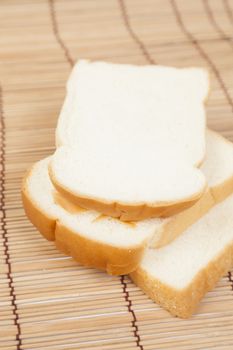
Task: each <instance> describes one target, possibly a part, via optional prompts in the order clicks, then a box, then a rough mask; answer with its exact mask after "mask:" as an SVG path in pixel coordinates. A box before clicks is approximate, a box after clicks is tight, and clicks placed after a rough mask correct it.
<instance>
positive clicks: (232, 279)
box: [227, 271, 233, 290]
mask: <svg viewBox="0 0 233 350" xmlns="http://www.w3.org/2000/svg"><path fill="white" fill-rule="evenodd" d="M227 277H228V280H229V282H230V283H231V289H232V290H233V278H232V274H231V271H229V272H228V274H227Z"/></svg>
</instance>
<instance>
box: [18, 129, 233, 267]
mask: <svg viewBox="0 0 233 350" xmlns="http://www.w3.org/2000/svg"><path fill="white" fill-rule="evenodd" d="M48 164H49V158H47V159H44V160H42V161H40V162H38V163H37V164H35V165H34V166H33V167H32V169H31V171H30V172H29V173H28V175H27V176H26V178H25V180H24V184H23V189H22V196H23V203H24V208H25V211H26V213H27V215H28V217H29V219H30V220H31V221H32V223H33V224H34V225H35V226H36V227H37V228H38V229H39V231H40V232H41V233H42V234H43V235H44V236H45V237H46V238H47V239H49V240H54V241H55V242H56V245H57V246H58V248H59V249H61V250H62V251H63V252H65V253H66V254H68V255H71V256H73V257H74V258H75V259H76V260H77V261H78V262H80V263H82V264H84V265H88V266H93V267H97V268H101V269H105V270H107V272H109V273H112V274H126V273H129V272H131V271H133V270H135V269H136V268H137V266H138V264H139V263H140V260H141V258H142V255H143V253H144V250H145V247H146V245H147V244H148V243H149V241H150V242H152V241H153V246H159V245H161V242H162V243H163V245H164V244H167V243H169V242H170V241H171V240H173V239H174V238H175V237H176V236H177V235H178V234H180V233H181V232H182V231H184V229H185V228H187V227H188V226H189V225H191V224H192V223H193V222H194V221H196V220H198V218H200V217H201V216H202V215H204V213H206V212H207V211H208V210H209V209H210V208H211V207H212V206H213V205H214V204H215V203H216V202H217V201H220V200H222V199H223V196H225V197H226V196H227V195H229V193H231V192H232V190H233V145H232V143H230V142H229V141H227V140H226V139H224V138H222V137H221V136H220V135H218V134H216V133H214V132H210V131H208V133H207V159H206V160H205V162H204V164H203V166H202V167H203V171H204V172H205V174H206V177H207V180H208V181H209V184H210V186H209V190H208V191H207V192H206V193H205V195H204V196H203V197H202V199H201V200H199V201H198V202H197V203H196V204H195V206H193V207H192V208H190V209H188V213H187V210H186V211H185V212H186V213H185V212H184V215H181V214H179V215H176V216H174V217H172V218H169V219H156V218H154V219H146V220H143V221H139V222H127V223H126V222H122V221H120V220H118V219H116V218H111V217H107V216H104V215H101V214H100V213H98V212H96V211H93V210H92V211H90V210H85V209H82V208H78V207H77V206H75V205H72V203H71V202H68V201H67V200H66V199H65V198H64V197H62V196H61V195H60V194H58V192H57V191H56V190H55V188H54V186H53V185H52V183H51V181H50V178H49V175H48ZM213 173H214V174H215V175H213ZM216 189H217V191H215V190H216ZM212 191H214V192H215V193H216V195H215V196H214V197H213V196H212ZM219 193H221V195H219ZM198 203H199V204H198ZM194 207H195V208H194ZM190 210H191V211H190ZM187 218H188V219H187ZM172 227H173V228H174V231H175V233H173V230H172ZM171 233H172V234H171ZM151 245H152V244H151Z"/></svg>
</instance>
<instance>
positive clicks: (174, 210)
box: [48, 165, 207, 221]
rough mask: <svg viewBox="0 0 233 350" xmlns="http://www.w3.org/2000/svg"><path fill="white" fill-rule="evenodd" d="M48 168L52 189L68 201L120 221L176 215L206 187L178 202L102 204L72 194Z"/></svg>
mask: <svg viewBox="0 0 233 350" xmlns="http://www.w3.org/2000/svg"><path fill="white" fill-rule="evenodd" d="M48 168H49V176H50V179H51V181H52V183H53V185H54V187H55V188H56V190H57V191H58V192H60V193H61V194H62V195H63V196H64V197H65V198H67V200H68V201H70V202H72V203H73V204H74V205H77V206H80V207H82V208H85V209H87V210H96V211H98V212H100V213H103V214H104V215H108V216H112V217H115V218H118V219H120V220H122V221H139V220H144V219H147V218H153V217H160V218H165V217H169V216H172V215H175V214H178V213H179V212H181V211H183V210H185V209H188V208H190V207H191V206H193V205H194V204H195V203H196V202H197V201H198V200H199V198H200V197H201V196H202V195H203V193H204V192H205V190H206V186H207V185H206V186H205V187H204V188H203V189H202V191H201V192H198V193H196V194H195V195H193V196H192V197H190V198H187V199H186V200H182V201H180V202H169V203H155V204H154V205H153V206H152V205H148V204H146V203H142V204H140V205H139V204H138V205H129V204H124V203H119V202H107V201H106V202H104V201H102V200H97V199H93V198H87V197H83V196H81V195H79V194H78V193H75V194H74V193H72V192H71V191H70V190H68V189H67V188H66V187H65V186H63V185H61V184H60V183H59V182H58V181H57V179H56V176H54V173H53V171H52V168H51V166H50V165H49V167H48Z"/></svg>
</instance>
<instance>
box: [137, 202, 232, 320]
mask: <svg viewBox="0 0 233 350" xmlns="http://www.w3.org/2000/svg"><path fill="white" fill-rule="evenodd" d="M232 213H233V195H231V196H230V197H228V198H227V199H226V200H225V201H224V202H222V203H220V204H218V205H216V206H215V207H214V208H213V209H211V210H210V211H209V213H208V214H206V215H205V216H204V217H203V218H202V219H200V220H199V221H198V222H196V223H195V224H194V225H193V226H191V227H190V228H189V229H187V231H185V232H184V233H183V234H182V235H180V236H179V237H178V238H177V239H176V240H174V241H173V242H172V243H171V244H169V245H168V246H166V247H163V248H160V249H147V250H146V253H145V255H144V257H143V259H142V261H141V264H140V267H139V268H138V270H137V271H135V272H133V273H132V278H133V280H134V281H135V282H136V283H137V284H138V285H139V286H140V287H141V288H142V289H143V290H144V291H145V292H146V293H147V294H148V295H149V296H150V297H151V298H152V299H153V300H154V301H156V302H158V303H159V304H160V305H162V306H163V307H165V308H166V309H168V310H169V311H170V312H171V313H172V314H174V315H177V316H180V317H188V316H190V315H191V313H192V312H193V311H194V309H195V308H196V306H197V304H198V302H199V300H200V299H201V298H202V297H203V296H204V294H205V293H206V292H207V291H208V290H210V289H211V288H213V287H214V285H215V283H216V282H217V281H218V279H219V278H220V277H221V276H222V275H223V274H224V273H225V272H226V271H227V270H228V269H229V268H230V267H231V266H232V265H233V216H232Z"/></svg>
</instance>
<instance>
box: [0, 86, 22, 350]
mask: <svg viewBox="0 0 233 350" xmlns="http://www.w3.org/2000/svg"><path fill="white" fill-rule="evenodd" d="M0 125H1V153H0V163H1V170H0V176H1V178H0V188H1V198H0V208H1V211H2V218H1V223H2V238H3V247H4V255H5V263H6V265H7V269H8V271H7V279H8V287H9V290H10V296H11V305H12V312H13V315H14V324H15V326H16V328H17V334H16V341H17V350H21V349H22V347H21V346H22V342H21V327H20V323H19V314H18V308H17V303H16V295H15V289H14V284H13V277H12V271H11V262H10V253H9V241H8V237H7V228H6V211H5V149H6V140H5V120H4V112H3V91H2V87H1V86H0Z"/></svg>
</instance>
